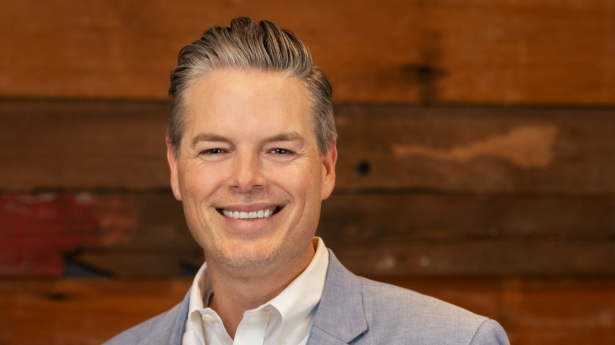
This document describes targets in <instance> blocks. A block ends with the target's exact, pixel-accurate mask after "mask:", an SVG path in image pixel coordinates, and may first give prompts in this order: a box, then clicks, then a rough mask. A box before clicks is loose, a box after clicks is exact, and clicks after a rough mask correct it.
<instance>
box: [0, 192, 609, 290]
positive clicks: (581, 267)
mask: <svg viewBox="0 0 615 345" xmlns="http://www.w3.org/2000/svg"><path fill="white" fill-rule="evenodd" d="M316 234H317V235H318V236H321V237H322V238H323V239H324V241H325V243H326V244H327V246H328V247H330V248H332V249H333V251H334V252H335V254H336V255H337V257H338V258H339V259H340V260H341V261H342V263H344V264H345V265H346V266H347V267H348V268H349V269H350V270H351V271H353V272H355V273H357V274H360V275H367V276H374V277H383V278H386V279H392V278H394V277H397V278H402V277H413V276H414V277H428V276H432V277H452V276H476V277H503V276H511V275H512V276H527V277H530V276H555V277H558V276H559V277H562V276H564V277H575V276H585V277H588V276H589V277H596V276H615V267H614V266H613V264H612V263H613V262H615V241H614V238H615V198H614V197H591V198H577V197H575V198H564V197H531V196H527V197H522V196H517V197H509V196H450V195H429V194H407V195H387V194H364V195H344V194H334V195H333V196H331V197H330V198H329V199H328V200H326V201H325V202H324V203H323V208H322V214H321V218H320V223H319V227H318V230H317V233H316ZM66 262H69V263H72V264H78V265H84V266H85V267H89V268H91V269H94V270H97V271H101V272H106V273H109V274H111V275H112V276H116V277H150V278H151V277H177V276H178V275H179V274H180V273H181V272H182V270H183V269H186V268H192V269H195V268H198V267H199V266H200V264H201V263H202V262H203V252H202V250H201V248H200V247H199V246H198V245H197V244H196V243H195V242H194V240H193V239H192V237H191V235H190V232H189V230H188V228H187V226H186V222H185V218H184V215H183V211H182V206H181V203H180V202H177V201H176V200H175V199H174V198H173V196H172V195H171V193H149V194H125V195H114V194H91V193H78V194H53V193H43V194H34V195H19V194H6V195H4V196H2V198H0V277H2V276H3V277H24V278H26V277H59V276H62V275H63V274H64V273H65V270H66V268H65V263H66Z"/></svg>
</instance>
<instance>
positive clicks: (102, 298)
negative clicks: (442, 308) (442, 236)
mask: <svg viewBox="0 0 615 345" xmlns="http://www.w3.org/2000/svg"><path fill="white" fill-rule="evenodd" d="M386 282H388V283H392V284H395V285H399V286H402V287H405V288H410V289H412V290H415V291H418V292H420V293H424V294H427V295H430V296H433V297H436V298H439V299H442V300H444V301H447V302H450V303H453V304H456V305H458V306H460V307H462V308H466V309H468V310H470V311H472V312H475V313H478V314H481V315H485V316H487V317H490V318H493V319H495V320H496V321H498V322H499V323H500V324H502V326H503V327H504V329H505V330H506V332H507V333H508V336H509V338H510V340H511V344H513V345H521V344H523V345H526V344H530V345H533V344H542V345H549V344H554V345H555V344H558V345H560V344H571V345H572V344H575V345H576V344H596V345H603V344H604V345H606V344H612V343H613V341H615V322H614V318H613V315H614V314H615V281H613V280H612V279H511V278H507V279H401V280H388V281H386ZM190 284H191V281H190V279H182V280H145V281H117V280H109V279H81V280H75V279H64V280H55V281H0V341H1V342H2V344H5V345H18V344H31V345H38V344H64V345H77V344H81V345H88V344H100V343H102V342H103V341H105V340H107V339H109V338H111V337H112V336H114V335H115V334H117V333H119V332H121V331H123V330H125V329H127V328H129V327H131V326H134V325H136V324H137V323H140V322H142V321H144V320H146V319H148V318H150V317H152V316H154V315H156V314H158V313H161V312H163V311H165V310H167V309H169V308H171V307H173V306H174V305H175V304H177V303H179V301H181V300H182V298H183V297H184V294H185V293H186V292H187V290H188V288H189V287H190ZM409 312H411V311H409Z"/></svg>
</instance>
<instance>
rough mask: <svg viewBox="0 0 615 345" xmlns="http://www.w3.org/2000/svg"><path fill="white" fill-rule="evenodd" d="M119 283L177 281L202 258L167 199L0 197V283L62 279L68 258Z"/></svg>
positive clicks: (180, 214)
mask: <svg viewBox="0 0 615 345" xmlns="http://www.w3.org/2000/svg"><path fill="white" fill-rule="evenodd" d="M65 256H68V257H69V258H70V259H71V260H74V261H77V262H80V263H83V264H86V265H87V264H89V265H90V266H92V267H93V268H96V269H98V270H102V271H106V272H109V273H111V274H113V275H116V276H126V275H128V276H132V277H135V276H156V277H164V276H177V275H178V274H179V273H180V271H181V268H182V265H187V264H190V263H191V262H192V261H194V257H195V256H196V257H199V258H201V260H200V261H201V262H202V257H203V255H202V251H201V249H200V247H199V246H198V245H197V244H196V243H195V242H194V240H193V239H192V237H191V235H190V233H189V231H188V229H187V227H186V224H185V220H184V216H183V211H182V208H181V204H180V203H178V202H177V201H175V200H174V199H173V197H172V196H171V195H169V194H164V195H156V194H149V195H146V196H144V195H91V194H88V193H79V194H72V195H68V194H53V193H44V194H35V195H10V194H9V195H2V196H0V276H4V277H58V276H61V275H62V274H63V273H64V257H65Z"/></svg>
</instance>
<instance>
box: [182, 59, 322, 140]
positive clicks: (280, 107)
mask: <svg viewBox="0 0 615 345" xmlns="http://www.w3.org/2000/svg"><path fill="white" fill-rule="evenodd" d="M309 103H310V102H309V93H308V90H307V88H306V87H305V85H304V84H303V83H302V82H301V81H299V80H298V79H297V78H294V77H289V76H287V75H284V74H281V73H271V72H259V71H242V70H235V69H220V70H215V71H213V72H210V73H208V74H207V76H205V77H202V78H199V79H198V80H197V81H196V82H195V84H194V85H192V86H191V88H190V89H189V90H188V93H187V98H186V110H187V111H186V115H187V116H188V118H187V119H186V124H187V126H186V127H187V128H186V130H187V131H186V134H189V132H191V131H203V130H207V131H209V132H211V131H224V132H233V131H240V132H241V131H244V132H245V131H250V130H252V129H257V130H259V131H265V130H266V131H267V132H275V131H286V132H287V131H296V132H298V133H304V132H307V131H309V128H310V127H311V126H310V123H311V121H310V120H311V118H310V106H309ZM268 134H271V133H268Z"/></svg>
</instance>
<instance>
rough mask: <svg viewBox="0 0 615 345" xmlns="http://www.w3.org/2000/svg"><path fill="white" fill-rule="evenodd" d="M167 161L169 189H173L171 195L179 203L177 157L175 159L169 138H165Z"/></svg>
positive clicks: (180, 195)
mask: <svg viewBox="0 0 615 345" xmlns="http://www.w3.org/2000/svg"><path fill="white" fill-rule="evenodd" d="M167 161H168V162H169V168H170V169H171V189H173V195H174V196H175V199H177V200H179V201H181V200H182V194H181V191H180V189H179V176H178V172H177V171H178V169H177V163H178V162H177V157H175V148H174V147H173V144H171V138H169V137H167Z"/></svg>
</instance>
